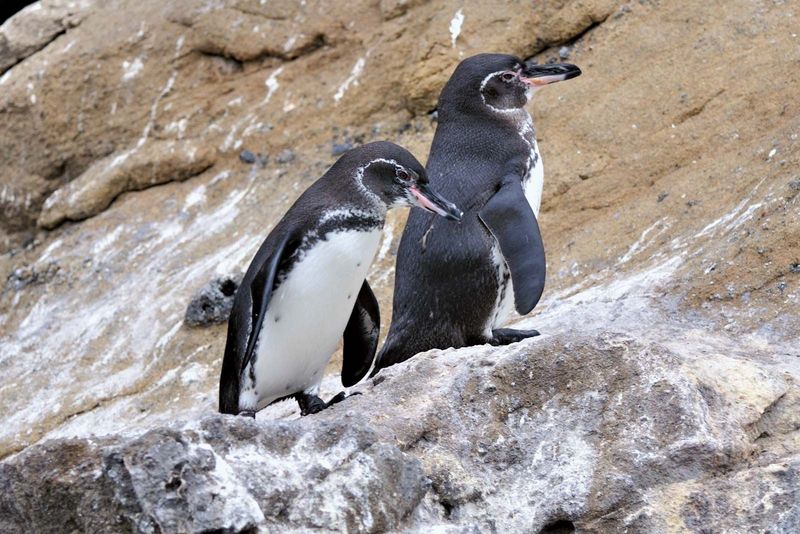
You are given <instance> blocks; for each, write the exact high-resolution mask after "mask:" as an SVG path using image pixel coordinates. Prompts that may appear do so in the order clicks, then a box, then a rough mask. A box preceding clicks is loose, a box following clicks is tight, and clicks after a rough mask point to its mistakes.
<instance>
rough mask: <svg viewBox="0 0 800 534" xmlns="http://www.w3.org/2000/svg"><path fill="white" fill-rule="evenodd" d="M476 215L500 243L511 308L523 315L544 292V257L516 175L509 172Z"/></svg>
mask: <svg viewBox="0 0 800 534" xmlns="http://www.w3.org/2000/svg"><path fill="white" fill-rule="evenodd" d="M479 216H480V219H481V221H483V223H484V224H485V225H486V227H487V228H488V229H489V231H490V232H491V233H492V235H493V236H494V237H495V239H497V242H498V243H499V244H500V250H501V252H502V253H503V257H504V258H505V259H506V263H508V268H509V269H510V270H511V281H512V282H513V283H514V300H515V302H514V304H515V307H516V309H517V311H518V312H519V314H520V315H525V314H526V313H529V312H530V311H531V310H532V309H533V308H534V306H536V303H537V302H539V299H540V298H541V296H542V291H544V279H545V257H544V245H543V244H542V236H541V234H540V233H539V224H538V223H537V222H536V217H535V216H534V214H533V210H531V207H530V204H528V200H527V199H526V198H525V192H524V191H523V190H522V182H521V181H520V179H519V177H518V176H516V175H513V174H509V175H507V176H506V177H505V178H503V181H502V183H501V185H500V189H499V190H498V191H497V192H496V193H495V194H494V195H493V196H492V198H490V199H489V201H488V202H486V204H484V206H483V208H481V211H480V213H479Z"/></svg>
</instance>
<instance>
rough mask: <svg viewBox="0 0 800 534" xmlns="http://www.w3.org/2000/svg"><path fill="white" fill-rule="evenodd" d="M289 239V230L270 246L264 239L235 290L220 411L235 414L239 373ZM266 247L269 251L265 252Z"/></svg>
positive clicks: (249, 352) (250, 353)
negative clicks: (252, 271)
mask: <svg viewBox="0 0 800 534" xmlns="http://www.w3.org/2000/svg"><path fill="white" fill-rule="evenodd" d="M291 239H292V233H291V232H287V233H286V234H285V235H284V236H283V237H282V239H281V240H280V241H279V242H278V244H277V246H276V247H274V248H272V250H269V249H268V248H267V247H270V245H271V243H270V242H269V240H267V241H265V242H264V243H263V244H262V245H261V249H259V251H258V252H257V253H256V257H255V259H254V260H253V263H252V264H251V265H250V269H248V273H247V275H245V281H243V282H242V285H240V286H239V288H238V289H237V291H236V296H235V297H234V301H233V309H232V310H231V315H230V319H229V320H228V339H227V342H226V344H225V356H224V358H223V360H222V375H221V377H220V384H219V410H220V412H222V413H229V414H237V413H239V411H240V410H239V393H240V391H241V380H242V373H243V372H244V370H245V369H246V368H247V364H248V363H249V362H250V360H251V359H252V357H253V352H254V351H255V348H256V341H257V340H258V334H259V333H260V332H261V326H262V324H263V323H264V316H265V315H266V312H267V306H268V305H269V299H270V297H271V296H272V288H273V287H274V285H275V277H276V276H277V273H278V265H279V264H280V261H281V259H283V258H284V257H285V256H286V255H287V254H289V253H291V252H292V251H293V250H294V247H293V246H291V245H290V241H291ZM267 250H268V251H269V252H265V251H267ZM259 260H260V261H259ZM254 267H255V268H256V272H255V273H254V276H251V272H250V271H251V270H252V269H253V268H254ZM248 278H250V279H251V280H252V281H251V282H250V283H249V284H247V283H246V280H247V279H248ZM245 336H247V337H245Z"/></svg>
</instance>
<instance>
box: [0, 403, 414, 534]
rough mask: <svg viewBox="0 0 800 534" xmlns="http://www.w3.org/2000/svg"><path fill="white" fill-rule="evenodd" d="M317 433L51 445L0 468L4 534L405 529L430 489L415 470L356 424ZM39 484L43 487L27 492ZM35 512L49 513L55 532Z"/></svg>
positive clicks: (213, 426) (225, 432) (175, 432)
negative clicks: (52, 460)
mask: <svg viewBox="0 0 800 534" xmlns="http://www.w3.org/2000/svg"><path fill="white" fill-rule="evenodd" d="M309 424H310V425H311V428H309V427H301V426H298V425H294V424H291V423H280V422H268V423H266V424H265V423H256V422H255V421H252V420H250V419H246V418H239V417H230V416H221V415H215V416H209V417H206V418H205V419H203V420H202V421H201V422H199V424H198V425H197V426H196V427H186V426H178V425H176V426H175V427H174V428H163V429H156V430H153V431H151V432H149V433H147V434H144V435H143V436H141V437H139V438H135V439H131V440H119V439H117V438H109V439H104V440H99V441H97V442H87V441H85V440H62V441H58V442H53V443H48V444H46V445H44V446H43V447H41V448H39V449H38V450H34V449H32V450H30V451H27V452H26V453H24V454H23V455H21V456H18V457H17V458H16V460H15V461H9V462H6V463H4V464H2V465H0V473H2V477H1V478H0V480H2V482H0V492H1V493H2V497H0V528H2V530H3V532H9V533H11V532H22V531H24V530H26V529H32V530H35V531H37V532H59V531H62V528H63V525H71V526H72V528H77V529H79V530H82V531H92V532H101V531H102V532H117V531H120V530H131V531H137V532H155V531H163V532H197V533H199V532H210V531H225V532H243V531H249V530H253V529H255V528H256V527H259V528H262V529H267V530H269V531H272V530H274V529H278V530H281V531H286V529H296V530H293V531H302V530H308V529H318V530H319V529H321V530H322V531H325V532H334V531H336V532H338V531H340V530H341V529H342V528H347V530H348V531H350V532H384V531H386V530H391V529H393V528H396V527H397V526H398V525H399V524H402V522H403V521H404V520H405V519H406V518H407V517H408V515H409V514H410V513H411V512H412V511H413V510H414V509H415V508H416V507H417V506H418V504H419V502H420V500H421V499H422V497H423V495H424V494H425V492H426V491H427V489H428V486H429V483H428V481H427V479H426V478H425V476H424V473H423V472H422V468H421V466H420V463H419V461H418V460H417V459H416V458H414V457H413V456H410V455H407V454H404V453H403V452H401V450H400V449H399V448H398V447H397V446H394V445H389V444H385V443H381V442H380V441H378V440H377V436H376V435H375V434H374V432H372V431H370V430H369V429H368V428H367V427H366V426H365V425H363V424H361V423H358V422H356V421H354V422H352V423H346V424H345V423H343V422H339V423H328V422H323V421H309ZM39 454H50V455H51V456H53V457H57V458H59V459H60V460H61V462H60V463H59V465H58V466H56V467H55V469H52V470H50V471H49V473H47V474H45V473H44V472H42V471H41V470H40V469H39V467H41V463H40V464H39V466H36V465H34V462H37V461H38V460H37V459H38V455H39ZM76 460H77V461H78V462H79V463H80V465H77V464H76V463H75V461H76ZM75 467H79V469H77V470H76V469H74V468H75ZM33 476H43V477H44V479H43V481H42V482H43V484H42V485H41V486H39V487H40V488H41V489H40V490H39V491H34V492H30V491H29V489H28V488H29V484H30V482H31V481H32V478H31V477H33ZM51 498H52V500H51ZM37 503H38V504H37ZM39 507H41V508H49V509H51V510H52V511H53V513H54V515H53V516H52V517H51V518H50V520H48V519H47V518H45V517H44V516H40V515H39V514H38V513H37V512H35V511H34V510H35V509H37V508H39ZM31 512H33V513H32V514H31ZM57 518H58V522H56V519H57ZM62 521H63V522H62Z"/></svg>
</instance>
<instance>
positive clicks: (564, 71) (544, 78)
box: [519, 63, 581, 88]
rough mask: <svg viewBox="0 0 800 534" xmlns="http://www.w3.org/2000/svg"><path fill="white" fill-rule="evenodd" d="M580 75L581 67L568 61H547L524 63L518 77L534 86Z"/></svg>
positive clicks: (541, 85)
mask: <svg viewBox="0 0 800 534" xmlns="http://www.w3.org/2000/svg"><path fill="white" fill-rule="evenodd" d="M580 75H581V69H579V68H578V67H577V66H575V65H572V64H570V63H549V64H546V65H536V64H534V63H526V64H525V66H524V67H523V69H522V72H521V73H520V75H519V77H520V79H521V80H522V81H523V82H525V83H527V84H528V85H531V86H533V87H534V88H537V87H543V86H545V85H548V84H551V83H555V82H560V81H563V80H569V79H571V78H576V77H578V76H580Z"/></svg>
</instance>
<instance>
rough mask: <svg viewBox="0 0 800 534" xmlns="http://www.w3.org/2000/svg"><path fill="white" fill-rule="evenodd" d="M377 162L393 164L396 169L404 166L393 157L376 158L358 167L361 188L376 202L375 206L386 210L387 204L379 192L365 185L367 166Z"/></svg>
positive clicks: (357, 183) (357, 175)
mask: <svg viewBox="0 0 800 534" xmlns="http://www.w3.org/2000/svg"><path fill="white" fill-rule="evenodd" d="M375 163H388V164H389V165H393V166H394V167H395V168H396V169H398V168H402V166H401V165H400V164H399V163H397V162H396V161H395V160H393V159H384V158H376V159H373V160H372V161H368V162H367V163H365V164H364V165H362V166H361V167H359V168H358V169H356V176H355V178H356V185H357V186H358V188H359V190H360V191H361V192H362V193H364V194H365V195H366V196H367V197H368V198H369V199H371V200H372V201H373V203H374V204H375V206H376V207H377V208H378V209H379V210H380V211H386V204H385V203H384V201H383V199H381V197H380V196H379V195H378V194H377V193H375V192H374V191H372V190H371V189H370V188H369V187H367V186H366V185H364V173H365V172H367V168H368V167H369V166H370V165H373V164H375Z"/></svg>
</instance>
